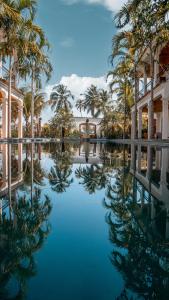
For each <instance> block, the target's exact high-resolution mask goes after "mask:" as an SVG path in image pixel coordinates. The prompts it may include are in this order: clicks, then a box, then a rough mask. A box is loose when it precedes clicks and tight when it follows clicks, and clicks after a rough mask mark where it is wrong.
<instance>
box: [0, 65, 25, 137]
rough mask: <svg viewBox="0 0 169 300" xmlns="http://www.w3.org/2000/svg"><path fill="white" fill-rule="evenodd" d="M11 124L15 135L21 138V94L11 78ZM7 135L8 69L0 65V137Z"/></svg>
mask: <svg viewBox="0 0 169 300" xmlns="http://www.w3.org/2000/svg"><path fill="white" fill-rule="evenodd" d="M11 116H12V118H11V124H10V126H11V127H12V128H14V129H15V130H16V132H17V137H18V138H22V137H23V133H22V127H23V126H22V122H23V120H22V119H23V94H22V93H21V91H20V90H18V89H17V87H16V81H15V80H14V79H13V80H12V89H11ZM7 137H8V70H7V69H5V68H4V67H3V66H2V65H0V138H2V139H4V138H7Z"/></svg>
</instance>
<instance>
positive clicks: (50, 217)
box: [0, 142, 169, 300]
mask: <svg viewBox="0 0 169 300" xmlns="http://www.w3.org/2000/svg"><path fill="white" fill-rule="evenodd" d="M168 293H169V148H162V147H158V148H155V147H151V146H142V145H138V146H134V145H132V146H127V145H114V144H109V143H107V144H106V143H105V144H99V143H98V144H96V143H93V144H92V143H80V144H78V143H73V142H72V143H64V144H54V143H53V144H25V145H22V144H18V145H17V144H13V145H10V144H8V145H6V144H1V145H0V299H3V300H5V299H28V300H56V299H59V300H68V299H69V300H86V299H92V300H93V299H97V300H113V299H168Z"/></svg>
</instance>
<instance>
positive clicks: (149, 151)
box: [146, 145, 153, 181]
mask: <svg viewBox="0 0 169 300" xmlns="http://www.w3.org/2000/svg"><path fill="white" fill-rule="evenodd" d="M152 163H153V161H152V148H151V146H150V145H149V146H148V147H147V174H146V175H147V178H148V180H149V181H150V179H151V174H152Z"/></svg>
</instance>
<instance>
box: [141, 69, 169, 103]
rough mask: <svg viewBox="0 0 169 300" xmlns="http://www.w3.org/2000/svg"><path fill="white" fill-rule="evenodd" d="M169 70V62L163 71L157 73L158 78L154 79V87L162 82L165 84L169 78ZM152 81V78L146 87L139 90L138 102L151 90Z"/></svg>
mask: <svg viewBox="0 0 169 300" xmlns="http://www.w3.org/2000/svg"><path fill="white" fill-rule="evenodd" d="M167 71H169V64H167V65H166V66H164V67H163V68H162V69H161V71H160V72H159V73H158V74H157V76H156V79H155V80H154V89H155V88H156V87H157V86H159V85H160V84H163V83H165V82H167V81H168V80H169V79H168V78H167V76H166V74H165V73H166V72H167ZM151 83H152V81H151V80H150V81H149V82H148V83H147V84H146V85H144V87H143V88H142V89H141V90H140V91H139V92H138V94H137V102H139V101H140V100H141V99H142V98H143V97H145V96H146V95H147V94H149V93H150V92H151Z"/></svg>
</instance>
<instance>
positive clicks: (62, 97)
mask: <svg viewBox="0 0 169 300" xmlns="http://www.w3.org/2000/svg"><path fill="white" fill-rule="evenodd" d="M71 99H74V97H73V95H72V93H71V91H70V90H68V89H67V87H66V86H64V85H63V84H59V85H57V86H54V88H53V92H52V93H51V95H50V101H49V102H50V104H51V108H52V109H55V113H58V112H59V111H60V110H64V111H65V113H66V112H69V111H70V109H71V108H72V104H71V102H70V100H71Z"/></svg>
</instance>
